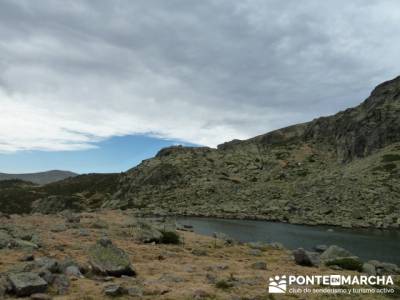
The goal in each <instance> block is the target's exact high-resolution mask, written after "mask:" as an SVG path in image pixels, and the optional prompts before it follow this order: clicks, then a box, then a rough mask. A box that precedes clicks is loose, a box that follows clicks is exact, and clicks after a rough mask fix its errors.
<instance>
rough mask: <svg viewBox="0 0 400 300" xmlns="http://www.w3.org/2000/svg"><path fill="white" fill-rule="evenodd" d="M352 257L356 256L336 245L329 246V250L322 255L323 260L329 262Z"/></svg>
mask: <svg viewBox="0 0 400 300" xmlns="http://www.w3.org/2000/svg"><path fill="white" fill-rule="evenodd" d="M351 256H354V255H352V254H351V253H350V252H349V251H347V250H346V249H343V248H341V247H339V246H336V245H332V246H329V247H328V249H326V250H325V251H324V252H323V253H322V254H321V260H323V261H329V260H334V259H337V258H343V257H351Z"/></svg>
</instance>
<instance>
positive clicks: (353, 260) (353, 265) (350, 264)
mask: <svg viewBox="0 0 400 300" xmlns="http://www.w3.org/2000/svg"><path fill="white" fill-rule="evenodd" d="M325 264H326V265H327V266H337V267H340V268H341V269H344V270H351V271H359V272H362V269H363V264H362V262H361V261H360V259H359V258H358V257H356V256H349V257H338V258H336V259H331V260H328V261H325Z"/></svg>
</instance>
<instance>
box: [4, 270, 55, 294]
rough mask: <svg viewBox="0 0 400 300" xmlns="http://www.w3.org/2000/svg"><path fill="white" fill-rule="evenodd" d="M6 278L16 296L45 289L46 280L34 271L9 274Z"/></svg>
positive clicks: (40, 291) (41, 291)
mask: <svg viewBox="0 0 400 300" xmlns="http://www.w3.org/2000/svg"><path fill="white" fill-rule="evenodd" d="M8 279H9V281H10V283H11V286H12V289H13V291H14V293H15V294H16V295H17V296H18V297H26V296H30V295H32V294H36V293H43V292H45V291H46V289H47V282H46V281H44V280H43V279H42V278H41V277H40V276H39V275H38V274H36V273H32V272H24V273H17V274H9V275H8Z"/></svg>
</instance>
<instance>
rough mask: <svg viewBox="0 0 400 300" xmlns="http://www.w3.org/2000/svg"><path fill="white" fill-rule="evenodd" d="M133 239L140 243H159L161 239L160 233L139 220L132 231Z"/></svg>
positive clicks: (149, 224) (154, 227)
mask: <svg viewBox="0 0 400 300" xmlns="http://www.w3.org/2000/svg"><path fill="white" fill-rule="evenodd" d="M133 234H134V238H135V239H136V240H138V241H140V242H142V243H152V242H156V243H158V242H160V240H161V238H162V233H161V231H160V230H159V229H158V228H157V227H156V226H154V225H153V224H151V223H150V222H147V221H145V220H139V221H138V225H137V227H136V228H135V231H134V233H133Z"/></svg>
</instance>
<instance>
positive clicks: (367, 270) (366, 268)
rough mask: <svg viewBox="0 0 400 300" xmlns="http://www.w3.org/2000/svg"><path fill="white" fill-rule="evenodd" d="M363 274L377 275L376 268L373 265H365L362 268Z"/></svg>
mask: <svg viewBox="0 0 400 300" xmlns="http://www.w3.org/2000/svg"><path fill="white" fill-rule="evenodd" d="M362 272H363V273H366V274H368V275H376V268H375V266H374V265H373V264H370V263H364V264H363V266H362Z"/></svg>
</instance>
